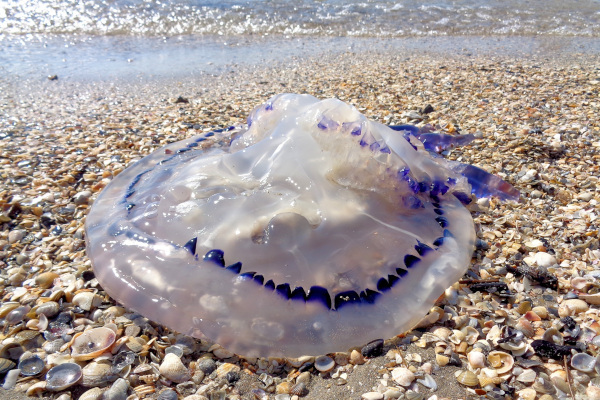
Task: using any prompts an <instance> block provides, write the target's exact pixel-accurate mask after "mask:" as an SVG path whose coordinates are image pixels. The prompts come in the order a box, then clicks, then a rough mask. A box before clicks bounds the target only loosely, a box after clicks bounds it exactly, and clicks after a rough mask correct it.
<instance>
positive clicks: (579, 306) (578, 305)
mask: <svg viewBox="0 0 600 400" xmlns="http://www.w3.org/2000/svg"><path fill="white" fill-rule="evenodd" d="M589 308H590V306H588V304H587V303H586V302H585V301H583V300H581V299H568V300H564V301H563V302H562V303H560V305H559V306H558V315H559V316H560V317H561V318H564V317H569V316H573V315H577V314H580V313H582V312H586V311H587V310H588V309H589Z"/></svg>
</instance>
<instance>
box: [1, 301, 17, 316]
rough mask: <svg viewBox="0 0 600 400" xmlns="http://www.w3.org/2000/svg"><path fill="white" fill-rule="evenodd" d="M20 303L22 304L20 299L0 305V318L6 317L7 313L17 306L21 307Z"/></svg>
mask: <svg viewBox="0 0 600 400" xmlns="http://www.w3.org/2000/svg"><path fill="white" fill-rule="evenodd" d="M20 305H21V303H19V302H18V301H10V302H6V303H4V304H2V305H1V306H0V318H4V317H6V315H7V314H8V313H9V312H11V311H12V310H14V309H15V308H17V307H19V306H20Z"/></svg>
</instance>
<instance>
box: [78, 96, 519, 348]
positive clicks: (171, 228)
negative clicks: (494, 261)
mask: <svg viewBox="0 0 600 400" xmlns="http://www.w3.org/2000/svg"><path fill="white" fill-rule="evenodd" d="M472 139H473V137H472V136H471V135H461V136H448V135H441V134H437V133H429V132H425V131H423V130H420V129H419V128H416V127H414V126H410V125H404V126H394V127H388V126H385V125H382V124H379V123H377V122H373V121H369V120H368V119H367V118H366V117H365V116H363V115H362V114H360V113H359V112H358V111H357V110H356V109H355V108H354V107H352V106H350V105H348V104H345V103H343V102H341V101H339V100H335V99H328V100H323V101H319V100H318V99H316V98H314V97H312V96H308V95H293V94H284V95H278V96H275V97H273V98H271V99H270V100H269V101H267V102H266V103H265V104H263V105H261V106H260V107H258V108H257V109H255V110H254V111H253V112H252V114H251V115H250V117H249V118H248V122H247V125H246V126H244V127H241V128H234V127H231V128H228V129H224V130H220V131H213V132H210V133H208V134H204V135H202V136H197V137H194V138H191V139H187V140H183V141H180V142H176V143H172V144H170V145H167V146H165V147H163V148H161V149H159V150H157V151H156V152H154V153H153V154H151V155H149V156H147V157H145V158H144V159H142V160H140V161H138V162H136V163H135V164H134V165H132V166H131V167H129V168H127V169H126V170H125V171H124V172H122V173H121V174H119V175H118V176H117V177H116V178H115V179H114V180H113V181H112V182H111V183H110V184H109V185H108V186H107V187H106V188H105V189H104V190H103V191H102V193H101V194H100V196H99V197H98V199H97V200H96V201H95V203H94V205H93V207H92V209H91V211H90V213H89V215H88V217H87V222H86V233H87V235H86V237H87V252H88V255H89V257H90V258H91V260H92V263H93V266H94V271H95V273H96V277H97V278H98V280H99V281H100V283H101V285H102V287H103V288H104V289H105V290H106V291H107V292H108V294H109V295H110V296H112V297H113V298H114V299H115V300H117V301H119V302H121V303H122V304H124V305H125V306H127V307H130V308H132V309H134V310H136V311H138V312H139V313H141V314H142V315H144V316H146V317H148V318H149V319H151V320H153V321H156V322H158V323H160V324H163V325H166V326H168V327H170V328H172V329H174V330H176V331H179V332H181V333H185V334H188V335H191V336H195V337H198V338H209V339H210V340H212V341H215V342H216V343H219V344H221V345H223V346H224V347H226V348H228V349H230V350H232V351H235V352H236V353H238V354H240V355H243V356H247V357H256V356H262V357H267V356H287V357H296V356H300V355H303V354H312V355H316V354H326V353H330V352H334V351H345V350H348V349H349V348H350V347H352V346H357V345H361V344H364V343H367V342H369V341H371V340H373V339H377V338H389V337H393V336H394V335H397V334H399V333H402V332H404V331H406V330H408V329H410V328H411V327H412V326H413V325H414V324H415V323H416V322H418V321H419V320H420V319H421V318H422V317H423V316H424V315H425V314H426V313H427V311H428V310H429V309H430V307H431V306H432V305H433V303H434V302H435V300H436V299H437V297H438V296H439V295H440V294H441V293H442V292H443V291H444V290H445V289H446V288H447V287H448V286H450V285H452V284H453V283H454V282H456V281H457V280H458V279H460V277H461V276H462V275H463V274H464V272H465V271H466V269H467V268H468V265H469V263H470V259H471V255H472V251H473V246H474V241H475V229H474V225H473V221H472V219H471V215H470V212H469V211H468V210H467V209H466V208H465V207H464V203H468V202H470V201H471V197H472V196H471V194H475V195H478V196H491V195H494V196H498V197H500V198H501V199H512V200H518V197H519V193H518V192H517V191H516V190H515V189H514V188H513V187H512V186H510V185H509V184H508V183H506V182H504V181H502V180H501V179H499V178H497V177H495V176H493V175H490V174H488V173H487V172H485V171H483V170H481V169H479V168H476V167H473V166H470V165H466V164H460V163H458V162H453V161H448V160H446V159H444V158H441V157H440V156H438V155H437V154H436V153H435V152H434V150H435V151H440V150H443V149H445V148H447V147H449V146H453V145H461V144H465V143H466V142H469V141H470V140H472Z"/></svg>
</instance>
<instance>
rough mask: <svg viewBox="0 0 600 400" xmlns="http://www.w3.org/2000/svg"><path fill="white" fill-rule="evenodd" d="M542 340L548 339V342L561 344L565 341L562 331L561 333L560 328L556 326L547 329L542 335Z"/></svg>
mask: <svg viewBox="0 0 600 400" xmlns="http://www.w3.org/2000/svg"><path fill="white" fill-rule="evenodd" d="M542 340H546V341H548V342H552V343H555V344H558V345H561V346H562V345H563V343H564V339H563V335H562V333H560V332H559V331H558V329H556V328H554V327H552V328H548V329H546V331H545V332H544V334H543V335H542Z"/></svg>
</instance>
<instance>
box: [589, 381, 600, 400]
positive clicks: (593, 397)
mask: <svg viewBox="0 0 600 400" xmlns="http://www.w3.org/2000/svg"><path fill="white" fill-rule="evenodd" d="M585 394H586V396H587V397H588V400H600V387H598V386H596V385H593V384H592V383H591V382H590V384H589V385H588V387H587V388H586V389H585Z"/></svg>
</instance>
